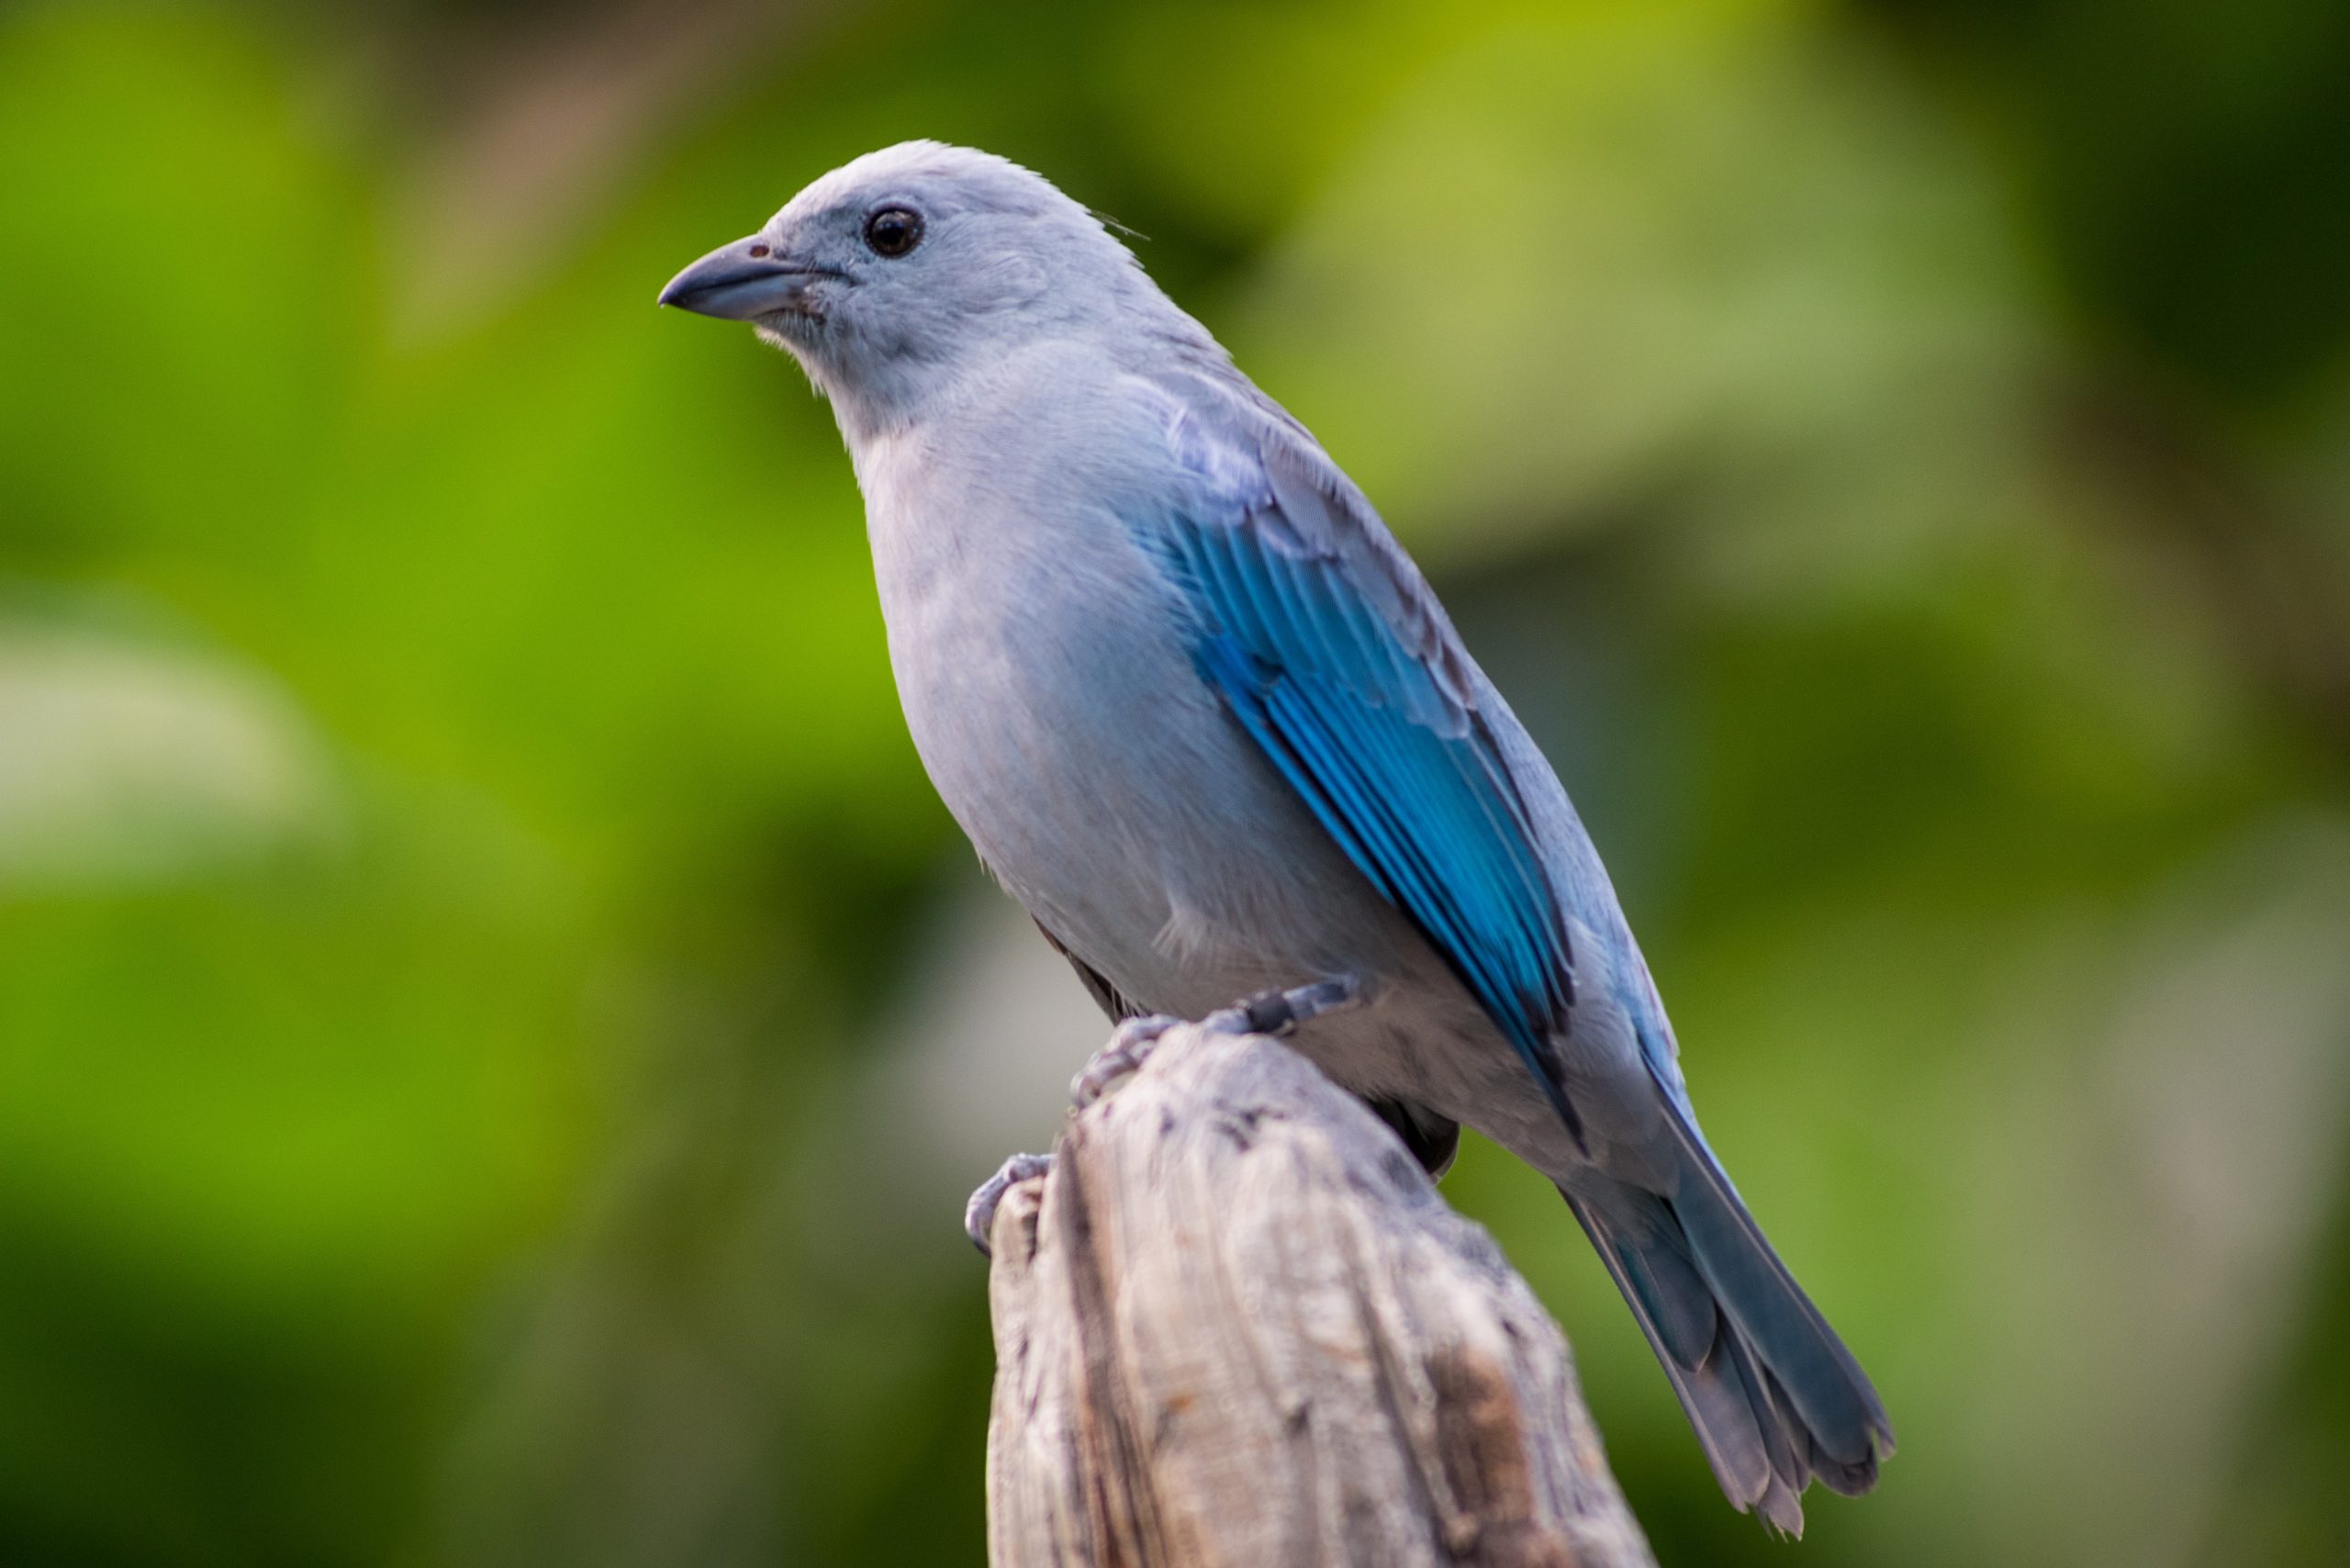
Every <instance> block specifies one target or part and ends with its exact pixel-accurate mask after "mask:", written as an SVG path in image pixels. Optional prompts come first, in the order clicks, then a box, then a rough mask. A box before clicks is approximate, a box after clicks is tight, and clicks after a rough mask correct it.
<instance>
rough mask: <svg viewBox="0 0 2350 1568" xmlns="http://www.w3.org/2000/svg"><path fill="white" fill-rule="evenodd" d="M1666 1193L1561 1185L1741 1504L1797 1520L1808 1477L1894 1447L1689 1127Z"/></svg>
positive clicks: (1869, 1472) (1588, 1180)
mask: <svg viewBox="0 0 2350 1568" xmlns="http://www.w3.org/2000/svg"><path fill="white" fill-rule="evenodd" d="M1671 1120H1672V1121H1673V1123H1674V1125H1675V1126H1674V1130H1675V1134H1676V1137H1677V1139H1678V1142H1679V1145H1680V1148H1679V1153H1680V1160H1679V1175H1680V1181H1679V1182H1678V1184H1677V1187H1676V1190H1675V1191H1674V1192H1673V1193H1671V1194H1670V1195H1665V1194H1660V1193H1652V1192H1650V1191H1648V1190H1647V1189H1646V1188H1644V1187H1636V1186H1633V1185H1631V1184H1629V1183H1627V1182H1616V1181H1613V1180H1611V1179H1609V1178H1606V1177H1605V1176H1600V1175H1598V1174H1597V1173H1595V1172H1587V1173H1585V1175H1584V1177H1583V1180H1581V1181H1579V1182H1577V1183H1576V1190H1575V1191H1573V1192H1567V1191H1566V1189H1564V1188H1561V1193H1564V1195H1565V1197H1566V1199H1567V1203H1568V1204H1569V1205H1570V1206H1571V1207H1572V1209H1573V1210H1574V1213H1575V1217H1576V1218H1577V1219H1578V1220H1580V1221H1581V1222H1582V1223H1583V1229H1584V1231H1585V1232H1587V1233H1588V1234H1589V1235H1590V1237H1591V1240H1592V1245H1593V1246H1594V1247H1595V1248H1596V1249H1598V1251H1599V1256H1600V1259H1601V1260H1602V1261H1603V1262H1605V1263H1606V1266H1607V1271H1608V1272H1609V1273H1610V1274H1611V1275H1613V1276H1614V1278H1615V1281H1616V1284H1617V1289H1619V1290H1621V1291H1622V1292H1623V1293H1624V1299H1625V1301H1626V1302H1627V1303H1628V1304H1629V1305H1630V1306H1631V1308H1632V1314H1633V1316H1635V1317H1637V1318H1638V1319H1639V1325H1640V1327H1641V1329H1642V1331H1643V1332H1645V1333H1646V1334H1647V1335H1648V1338H1649V1344H1650V1345H1651V1347H1652V1348H1653V1349H1654V1350H1655V1351H1656V1355H1657V1360H1658V1361H1661V1362H1662V1363H1663V1365H1664V1372H1665V1376H1666V1377H1668V1378H1670V1379H1671V1380H1672V1383H1673V1392H1674V1393H1675V1394H1679V1395H1680V1398H1681V1405H1682V1408H1683V1409H1684V1410H1685V1411H1686V1412H1687V1413H1688V1416H1689V1422H1690V1425H1691V1426H1693V1427H1695V1428H1696V1431H1697V1440H1698V1442H1699V1443H1700V1444H1701V1445H1702V1446H1703V1448H1704V1449H1705V1451H1706V1458H1707V1462H1709V1463H1711V1464H1712V1466H1713V1470H1714V1475H1715V1478H1716V1479H1717V1480H1718V1481H1719V1482H1720V1483H1721V1487H1722V1491H1723V1492H1724V1493H1726V1494H1727V1495H1729V1500H1730V1502H1731V1503H1732V1504H1733V1505H1735V1506H1737V1507H1738V1508H1739V1509H1740V1511H1744V1510H1747V1509H1757V1510H1759V1511H1760V1512H1761V1513H1762V1517H1763V1518H1765V1519H1767V1520H1768V1521H1769V1522H1770V1523H1771V1524H1772V1525H1774V1527H1776V1528H1777V1529H1782V1530H1785V1531H1786V1532H1787V1533H1788V1534H1790V1535H1799V1534H1801V1533H1802V1531H1803V1505H1802V1502H1801V1497H1802V1495H1803V1490H1804V1488H1805V1487H1806V1486H1807V1485H1808V1484H1810V1483H1811V1481H1812V1480H1813V1479H1814V1478H1815V1477H1816V1478H1817V1479H1818V1481H1819V1482H1820V1483H1821V1484H1824V1485H1826V1486H1827V1487H1828V1489H1829V1490H1830V1491H1831V1492H1837V1493H1841V1494H1842V1495H1845V1496H1848V1497H1851V1496H1857V1495H1860V1494H1861V1493H1863V1492H1865V1491H1867V1490H1868V1489H1869V1488H1870V1487H1872V1486H1874V1484H1876V1474H1877V1463H1878V1462H1879V1461H1880V1460H1882V1459H1884V1458H1886V1456H1887V1455H1890V1454H1891V1453H1892V1452H1893V1426H1892V1423H1891V1422H1890V1421H1889V1420H1887V1419H1886V1414H1885V1406H1883V1405H1882V1404H1881V1403H1879V1402H1878V1399H1877V1396H1876V1390H1875V1389H1874V1387H1872V1386H1871V1385H1870V1383H1869V1380H1868V1375H1867V1374H1866V1373H1865V1372H1862V1371H1861V1368H1860V1363H1859V1362H1857V1361H1854V1360H1853V1359H1852V1352H1851V1351H1850V1350H1846V1349H1845V1348H1844V1344H1843V1341H1842V1340H1841V1339H1839V1338H1837V1337H1836V1333H1835V1330H1833V1329H1831V1328H1830V1327H1828V1324H1827V1321H1826V1320H1825V1319H1824V1318H1822V1317H1821V1316H1820V1315H1819V1309H1818V1308H1817V1307H1815V1306H1814V1305H1812V1304H1811V1300H1810V1298H1809V1297H1807V1296H1806V1295H1805V1294H1803V1290H1802V1288H1801V1287H1800V1286H1798V1285H1797V1284H1796V1282H1795V1280H1794V1278H1793V1277H1792V1276H1790V1275H1789V1274H1788V1272H1787V1270H1786V1265H1785V1264H1784V1263H1782V1262H1780V1261H1779V1259H1778V1255H1777V1254H1776V1253H1774V1252H1773V1251H1772V1250H1771V1244H1770V1243H1769V1242H1767V1241H1765V1240H1764V1239H1763V1238H1762V1231H1761V1230H1760V1229H1758V1228H1757V1227H1756V1226H1755V1223H1754V1219H1753V1216H1752V1215H1749V1214H1748V1213H1747V1212H1746V1205H1745V1204H1742V1203H1740V1201H1739V1197H1738V1194H1737V1193H1736V1192H1734V1191H1733V1190H1732V1189H1731V1187H1730V1184H1729V1179H1728V1178H1727V1177H1725V1176H1724V1175H1723V1174H1722V1171H1721V1168H1720V1166H1719V1165H1718V1164H1717V1163H1716V1162H1715V1160H1714V1159H1713V1156H1712V1155H1711V1153H1710V1152H1708V1151H1707V1148H1706V1147H1705V1145H1704V1144H1703V1143H1702V1142H1701V1141H1699V1139H1698V1138H1697V1136H1696V1133H1695V1130H1694V1129H1693V1128H1691V1127H1690V1126H1687V1124H1686V1123H1685V1122H1684V1120H1683V1118H1681V1117H1680V1116H1679V1115H1674V1116H1673V1117H1672V1118H1671Z"/></svg>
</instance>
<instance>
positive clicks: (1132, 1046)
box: [1069, 1013, 1182, 1111]
mask: <svg viewBox="0 0 2350 1568" xmlns="http://www.w3.org/2000/svg"><path fill="white" fill-rule="evenodd" d="M1181 1022H1182V1020H1181V1019H1180V1018H1170V1017H1169V1016H1168V1015H1167V1014H1164V1013H1150V1014H1144V1015H1143V1016H1142V1017H1140V1018H1128V1019H1126V1020H1125V1021H1124V1022H1123V1023H1121V1024H1120V1025H1118V1026H1117V1027H1116V1028H1115V1029H1113V1030H1112V1031H1111V1033H1110V1043H1109V1044H1108V1045H1106V1046H1103V1047H1102V1048H1101V1049H1100V1050H1098V1051H1095V1052H1094V1053H1093V1055H1092V1058H1091V1059H1090V1060H1088V1061H1087V1062H1086V1064H1085V1065H1084V1066H1083V1067H1081V1068H1080V1069H1079V1070H1078V1072H1077V1076H1076V1077H1075V1078H1072V1079H1070V1080H1069V1103H1070V1104H1071V1105H1074V1106H1075V1107H1077V1109H1079V1110H1080V1111H1082V1110H1084V1109H1085V1108H1086V1107H1087V1106H1088V1105H1091V1104H1092V1103H1093V1102H1095V1101H1096V1100H1099V1099H1101V1098H1102V1095H1104V1094H1107V1093H1108V1092H1110V1086H1111V1085H1112V1084H1113V1083H1115V1082H1117V1081H1118V1080H1120V1079H1122V1078H1124V1077H1125V1076H1126V1075H1127V1074H1129V1073H1134V1072H1139V1071H1141V1070H1142V1064H1143V1063H1144V1062H1146V1061H1147V1060H1149V1059H1150V1053H1151V1052H1152V1051H1153V1050H1155V1049H1156V1048H1158V1036H1161V1035H1164V1034H1165V1033H1167V1031H1168V1030H1169V1029H1172V1028H1173V1027H1174V1026H1175V1025H1177V1024H1180V1023H1181Z"/></svg>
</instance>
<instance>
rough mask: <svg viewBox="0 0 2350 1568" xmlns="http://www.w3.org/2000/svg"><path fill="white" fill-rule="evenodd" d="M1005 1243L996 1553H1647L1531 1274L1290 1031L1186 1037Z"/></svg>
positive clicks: (1572, 1563) (1057, 1170)
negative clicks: (1282, 1037)
mask: <svg viewBox="0 0 2350 1568" xmlns="http://www.w3.org/2000/svg"><path fill="white" fill-rule="evenodd" d="M993 1241H994V1247H995V1261H994V1266H993V1272H992V1275H991V1277H990V1306H991V1309H992V1311H993V1314H994V1320H995V1338H996V1356H997V1372H996V1386H995V1398H994V1407H993V1410H992V1413H991V1416H990V1421H989V1427H988V1536H989V1540H988V1550H989V1558H990V1562H993V1563H994V1564H995V1565H996V1568H1047V1565H1052V1568H1064V1565H1066V1568H1080V1565H1082V1568H1096V1565H1098V1568H1112V1565H1117V1568H1192V1565H1194V1564H1198V1565H1229V1568H1287V1565H1291V1564H1295V1565H1298V1568H1309V1565H1310V1568H1323V1565H1331V1568H1336V1565H1337V1564H1378V1565H1382V1568H1383V1565H1386V1564H1395V1565H1398V1568H1422V1565H1427V1568H1447V1565H1454V1564H1475V1565H1479V1568H1643V1565H1650V1568H1652V1560H1651V1557H1650V1555H1649V1551H1648V1547H1647V1544H1646V1542H1645V1540H1643V1538H1642V1536H1641V1534H1640V1530H1639V1526H1638V1524H1637V1523H1635V1522H1634V1520H1633V1518H1632V1517H1631V1514H1630V1511H1629V1510H1628V1508H1627V1507H1626V1506H1625V1504H1624V1499H1623V1496H1622V1495H1621V1494H1620V1493H1619V1492H1618V1491H1617V1486H1616V1483H1615V1479H1614V1477H1613V1476H1611V1475H1610V1474H1609V1473H1608V1470H1607V1465H1606V1457H1605V1455H1604V1454H1603V1453H1602V1451H1601V1448H1600V1443H1599V1437H1598V1433H1597V1432H1596V1430H1595V1428H1593V1426H1592V1424H1591V1419H1590V1417H1589V1415H1588V1414H1587V1413H1586V1412H1585V1411H1584V1409H1583V1400H1582V1395H1581V1393H1580V1391H1579V1390H1578V1388H1577V1386H1576V1383H1575V1376H1574V1367H1573V1361H1572V1356H1571V1355H1570V1353H1569V1351H1568V1349H1567V1345H1566V1341H1565V1340H1564V1338H1562V1337H1561V1334H1560V1332H1559V1329H1558V1327H1557V1326H1556V1325H1555V1324H1553V1323H1552V1322H1551V1321H1550V1317H1549V1316H1548V1315H1547V1314H1545V1313H1544V1312H1543V1310H1542V1308H1541V1305H1539V1303H1538V1302H1537V1301H1536V1300H1535V1298H1534V1294H1533V1293H1532V1291H1531V1290H1529V1289H1528V1288H1527V1285H1526V1283H1525V1282H1524V1281H1522V1280H1521V1279H1519V1278H1518V1277H1517V1275H1516V1273H1515V1272H1513V1271H1511V1269H1510V1267H1509V1265H1508V1263H1507V1262H1506V1261H1505V1260H1504V1259H1503V1258H1502V1256H1501V1253H1500V1251H1499V1249H1496V1248H1495V1247H1494V1244H1493V1241H1492V1240H1491V1238H1488V1237H1487V1236H1486V1235H1485V1233H1484V1232H1483V1230H1481V1229H1479V1228H1478V1227H1477V1226H1473V1225H1471V1224H1470V1223H1468V1222H1467V1221H1465V1220H1463V1219H1461V1218H1460V1216H1458V1215H1455V1214H1453V1213H1452V1211H1451V1210H1450V1209H1449V1208H1448V1207H1447V1206H1446V1205H1445V1204H1444V1203H1443V1201H1442V1200H1441V1199H1439V1198H1438V1196H1437V1194H1436V1191H1435V1188H1434V1187H1433V1186H1432V1185H1431V1184H1430V1182H1428V1179H1427V1176H1425V1175H1424V1174H1423V1173H1422V1172H1421V1170H1420V1169H1419V1167H1418V1165H1417V1163H1416V1162H1415V1161H1414V1160H1413V1159H1412V1158H1411V1157H1410V1155H1409V1154H1408V1153H1407V1152H1406V1151H1405V1150H1404V1148H1403V1146H1402V1145H1401V1144H1400V1143H1399V1142H1398V1141H1397V1140H1396V1138H1395V1137H1394V1135H1393V1133H1392V1132H1391V1131H1389V1129H1388V1128H1387V1127H1386V1126H1384V1125H1383V1124H1382V1123H1381V1122H1380V1121H1379V1120H1378V1118H1377V1117H1376V1116H1374V1115H1373V1114H1371V1112H1370V1111H1369V1110H1368V1109H1367V1108H1365V1107H1364V1106H1363V1105H1362V1104H1361V1103H1360V1102H1358V1101H1357V1100H1355V1099H1354V1098H1353V1097H1352V1096H1350V1095H1348V1094H1347V1093H1345V1092H1342V1091H1340V1090H1339V1089H1337V1087H1336V1086H1335V1085H1333V1084H1332V1083H1331V1082H1330V1081H1328V1080H1327V1079H1326V1078H1324V1077H1323V1076H1322V1075H1321V1074H1320V1073H1319V1072H1318V1071H1316V1070H1315V1069H1314V1067H1313V1066H1311V1065H1310V1064H1309V1063H1307V1062H1306V1061H1305V1060H1304V1058H1302V1057H1300V1056H1298V1055H1297V1054H1296V1053H1294V1052H1293V1051H1292V1050H1290V1049H1289V1048H1288V1047H1285V1046H1282V1045H1281V1044H1279V1043H1278V1042H1276V1041H1273V1040H1270V1039H1267V1038H1264V1037H1262V1036H1231V1035H1219V1034H1214V1033H1209V1032H1205V1031H1202V1030H1198V1029H1194V1028H1191V1027H1188V1026H1183V1027H1179V1028H1177V1029H1175V1030H1173V1031H1170V1032H1169V1034H1168V1035H1167V1036H1166V1037H1165V1038H1164V1039H1163V1040H1162V1042H1161V1043H1160V1045H1159V1047H1158V1050H1157V1051H1156V1052H1155V1053H1154V1054H1153V1056H1152V1057H1151V1058H1150V1061H1149V1063H1148V1064H1147V1066H1146V1067H1145V1068H1144V1069H1143V1070H1142V1071H1141V1072H1139V1073H1137V1074H1136V1075H1135V1077H1134V1078H1132V1079H1131V1080H1129V1081H1126V1082H1125V1083H1124V1084H1122V1085H1121V1086H1120V1087H1119V1088H1118V1089H1117V1090H1116V1091H1115V1092H1113V1093H1111V1094H1110V1095H1109V1096H1107V1097H1106V1098H1104V1099H1103V1100H1102V1101H1100V1102H1098V1103H1095V1104H1094V1105H1093V1106H1091V1108H1090V1109H1088V1110H1087V1111H1086V1112H1084V1113H1083V1114H1080V1115H1077V1116H1074V1117H1072V1118H1071V1119H1070V1121H1069V1126H1068V1127H1067V1129H1066V1130H1065V1131H1064V1133H1063V1135H1062V1137H1061V1140H1060V1143H1059V1146H1058V1148H1057V1151H1056V1160H1055V1165H1054V1169H1053V1171H1052V1173H1051V1174H1050V1175H1049V1176H1047V1177H1044V1178H1040V1179H1038V1180H1036V1181H1033V1182H1024V1183H1023V1184H1022V1185H1020V1186H1018V1187H1015V1188H1013V1190H1012V1192H1011V1193H1009V1194H1007V1195H1006V1197H1005V1199H1004V1202H1003V1204H1002V1208H1001V1209H999V1210H998V1212H997V1215H996V1222H995V1229H994V1236H993Z"/></svg>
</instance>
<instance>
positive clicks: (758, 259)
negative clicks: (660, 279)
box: [661, 234, 839, 321]
mask: <svg viewBox="0 0 2350 1568" xmlns="http://www.w3.org/2000/svg"><path fill="white" fill-rule="evenodd" d="M838 275H839V274H836V273H834V272H833V271H832V270H831V269H830V268H826V267H811V266H808V265H805V264H803V263H797V262H794V261H793V260H792V259H791V258H790V257H789V256H788V255H786V254H785V253H784V252H782V251H780V250H778V249H777V248H776V245H775V243H774V241H770V240H767V239H764V238H762V237H760V236H759V235H756V234H754V235H752V236H751V237H750V238H749V239H747V240H737V241H734V243H733V244H732V245H722V246H721V247H719V248H718V249H717V250H715V251H712V252H711V253H710V254H709V255H707V256H704V257H703V258H702V259H701V260H699V261H698V262H696V263H694V264H693V265H691V266H689V267H688V268H687V269H686V270H685V271H684V272H681V273H679V274H677V276H676V277H673V278H671V279H670V280H669V286H668V287H666V288H665V289H663V290H662V291H661V303H662V304H664V305H674V306H676V307H677V308H678V309H680V310H691V311H693V312H694V313H695V314H696V315H699V316H717V317H722V318H723V319H726V320H729V321H748V320H752V319H755V318H757V317H761V316H771V315H774V314H775V313H777V312H778V311H793V310H799V309H801V308H802V296H803V295H804V294H805V292H806V290H807V287H808V286H809V284H810V283H811V282H812V281H814V280H815V279H817V278H822V277H836V276H838Z"/></svg>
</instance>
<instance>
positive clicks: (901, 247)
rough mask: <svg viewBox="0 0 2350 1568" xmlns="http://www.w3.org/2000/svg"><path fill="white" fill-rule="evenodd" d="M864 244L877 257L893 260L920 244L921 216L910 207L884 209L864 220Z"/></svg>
mask: <svg viewBox="0 0 2350 1568" xmlns="http://www.w3.org/2000/svg"><path fill="white" fill-rule="evenodd" d="M865 242H866V244H867V245H868V246H870V247H872V250H873V253H874V254H875V255H877V256H888V257H890V258H891V259H893V260H894V259H895V258H897V257H899V256H902V255H905V254H907V253H908V252H911V251H912V249H913V248H914V247H915V246H916V245H919V244H921V243H922V214H921V213H919V212H916V211H915V210H914V209H913V208H912V207H882V208H881V209H880V210H879V211H878V212H876V213H875V214H874V215H873V216H872V217H870V218H867V219H866V220H865Z"/></svg>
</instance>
